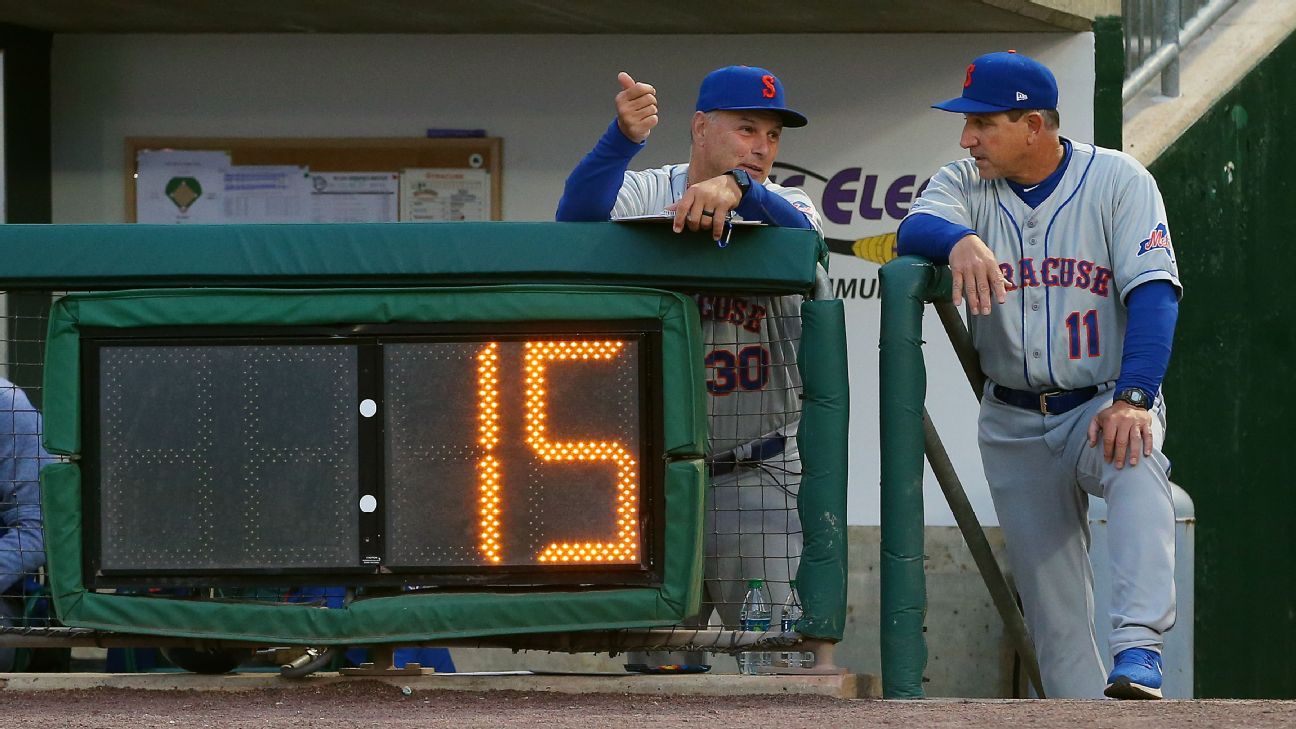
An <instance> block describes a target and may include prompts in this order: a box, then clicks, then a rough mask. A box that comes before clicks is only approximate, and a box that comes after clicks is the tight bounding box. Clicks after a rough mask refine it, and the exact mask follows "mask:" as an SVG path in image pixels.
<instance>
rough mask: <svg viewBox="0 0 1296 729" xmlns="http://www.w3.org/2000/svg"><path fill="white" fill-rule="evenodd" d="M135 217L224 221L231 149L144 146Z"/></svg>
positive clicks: (139, 161)
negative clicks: (224, 197)
mask: <svg viewBox="0 0 1296 729" xmlns="http://www.w3.org/2000/svg"><path fill="white" fill-rule="evenodd" d="M136 162H137V164H136V170H137V172H136V175H135V220H136V222H140V223H171V224H176V223H182V224H183V223H223V222H225V210H224V208H223V206H222V204H221V197H222V194H223V193H224V191H225V170H226V168H228V167H229V166H230V156H229V153H228V152H218V151H193V150H178V149H159V150H140V152H139V156H138V158H137V161H136Z"/></svg>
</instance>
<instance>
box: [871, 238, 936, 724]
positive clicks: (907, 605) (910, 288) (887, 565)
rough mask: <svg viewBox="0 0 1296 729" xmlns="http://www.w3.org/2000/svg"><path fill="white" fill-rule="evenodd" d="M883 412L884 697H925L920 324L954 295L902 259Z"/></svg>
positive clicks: (882, 368)
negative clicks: (929, 307)
mask: <svg viewBox="0 0 1296 729" xmlns="http://www.w3.org/2000/svg"><path fill="white" fill-rule="evenodd" d="M880 275H881V280H882V330H881V341H880V342H879V347H880V350H881V352H880V364H879V380H880V387H881V390H880V392H879V405H880V415H881V435H882V442H881V444H880V446H879V448H880V451H881V453H882V494H881V505H882V559H881V581H882V584H881V591H882V606H881V614H882V619H881V626H880V633H881V649H882V695H883V697H884V698H888V699H920V698H922V697H923V687H922V682H923V670H924V669H925V668H926V667H927V641H926V639H925V638H924V637H923V629H924V628H923V622H924V620H925V618H926V616H927V584H926V579H925V577H924V575H923V525H924V519H923V492H922V486H923V459H924V445H923V401H924V400H925V398H926V394H927V369H926V365H925V364H924V362H923V355H922V344H923V341H922V316H923V308H924V307H925V306H926V304H927V302H929V301H934V300H936V299H937V298H939V297H945V298H948V297H949V295H950V279H949V269H948V268H945V267H940V268H938V267H936V266H934V265H932V264H931V263H930V262H929V261H927V260H926V259H922V258H918V257H916V256H904V257H901V258H897V259H895V260H894V261H891V262H890V263H888V264H886V265H885V266H883V267H882V269H881V274H880Z"/></svg>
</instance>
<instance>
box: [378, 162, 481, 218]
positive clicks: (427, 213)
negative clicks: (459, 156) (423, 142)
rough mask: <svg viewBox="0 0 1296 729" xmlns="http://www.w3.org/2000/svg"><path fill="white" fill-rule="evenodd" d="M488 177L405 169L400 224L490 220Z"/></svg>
mask: <svg viewBox="0 0 1296 729" xmlns="http://www.w3.org/2000/svg"><path fill="white" fill-rule="evenodd" d="M490 211H491V200H490V175H488V174H487V172H486V170H472V169H435V168H415V169H406V170H404V171H403V172H402V173H401V198H400V219H401V220H402V221H413V222H418V221H424V222H426V221H443V220H490Z"/></svg>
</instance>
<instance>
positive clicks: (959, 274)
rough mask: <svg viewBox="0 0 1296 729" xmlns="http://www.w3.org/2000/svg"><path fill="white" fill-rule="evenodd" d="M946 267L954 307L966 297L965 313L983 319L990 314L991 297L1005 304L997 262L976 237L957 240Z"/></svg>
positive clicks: (1004, 294) (1002, 283)
mask: <svg viewBox="0 0 1296 729" xmlns="http://www.w3.org/2000/svg"><path fill="white" fill-rule="evenodd" d="M949 265H950V271H951V272H952V273H953V274H954V292H953V293H954V297H953V298H954V305H955V306H961V305H962V304H963V296H964V295H966V296H967V300H968V311H970V312H971V313H973V314H983V315H984V314H989V313H990V298H991V294H993V296H994V300H995V301H997V302H998V303H1000V304H1002V303H1004V301H1006V300H1007V298H1006V297H1007V294H1006V293H1005V290H1004V277H1003V272H1002V271H1000V270H999V262H998V261H996V260H995V257H994V253H991V252H990V248H989V247H988V246H986V244H985V241H982V240H981V238H980V237H979V236H977V235H975V234H969V235H965V236H963V237H962V238H961V239H959V242H958V243H955V244H954V248H953V250H951V251H950V257H949Z"/></svg>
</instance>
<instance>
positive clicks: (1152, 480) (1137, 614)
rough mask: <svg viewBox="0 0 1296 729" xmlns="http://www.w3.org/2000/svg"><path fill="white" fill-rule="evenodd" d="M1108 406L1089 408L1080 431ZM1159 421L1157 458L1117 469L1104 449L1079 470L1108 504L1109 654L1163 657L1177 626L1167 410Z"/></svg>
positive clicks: (1089, 453)
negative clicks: (1147, 652) (1165, 639)
mask: <svg viewBox="0 0 1296 729" xmlns="http://www.w3.org/2000/svg"><path fill="white" fill-rule="evenodd" d="M1109 402H1110V400H1108V401H1106V402H1098V403H1091V404H1090V405H1089V406H1088V407H1086V408H1083V409H1085V410H1089V411H1091V412H1090V413H1089V414H1088V415H1087V417H1085V418H1084V421H1083V423H1082V424H1078V425H1083V426H1085V427H1087V426H1088V423H1089V419H1090V418H1091V417H1092V414H1093V413H1096V412H1097V411H1098V410H1100V409H1102V408H1103V407H1106V405H1107V404H1108V403H1109ZM1153 414H1154V417H1153V423H1152V425H1153V442H1154V448H1153V451H1152V457H1151V458H1144V457H1141V456H1140V458H1139V463H1138V465H1136V466H1130V465H1126V466H1125V468H1122V469H1117V468H1116V467H1115V466H1113V465H1112V464H1109V463H1107V462H1106V461H1104V460H1103V455H1102V444H1101V443H1099V445H1098V446H1097V447H1095V448H1089V447H1088V446H1087V445H1085V446H1082V447H1081V448H1080V453H1079V457H1078V460H1077V464H1076V471H1077V475H1078V476H1079V479H1080V484H1081V486H1083V487H1084V488H1085V490H1087V491H1089V492H1091V493H1093V494H1094V495H1096V496H1099V497H1101V498H1103V499H1104V500H1105V501H1106V502H1107V535H1108V543H1109V545H1110V550H1109V553H1110V555H1111V575H1112V604H1111V622H1112V632H1111V635H1110V637H1109V641H1108V643H1109V647H1110V650H1111V655H1113V656H1115V655H1116V654H1117V653H1120V652H1121V651H1123V650H1125V649H1126V648H1152V649H1154V650H1158V651H1159V650H1161V645H1162V634H1163V633H1164V632H1165V631H1167V630H1169V629H1170V628H1171V626H1173V625H1174V620H1175V585H1174V561H1175V554H1174V537H1175V534H1174V529H1175V518H1174V496H1173V495H1172V494H1171V492H1170V478H1169V475H1168V474H1167V473H1166V469H1167V468H1168V467H1169V465H1170V464H1169V461H1168V460H1167V459H1166V457H1165V456H1164V455H1163V454H1162V453H1161V444H1162V443H1163V442H1164V440H1165V421H1164V416H1163V410H1162V409H1161V408H1159V407H1158V408H1156V409H1155V410H1154V413H1153Z"/></svg>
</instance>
